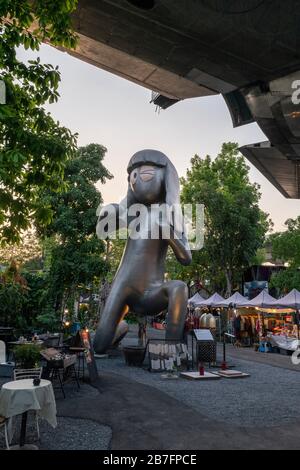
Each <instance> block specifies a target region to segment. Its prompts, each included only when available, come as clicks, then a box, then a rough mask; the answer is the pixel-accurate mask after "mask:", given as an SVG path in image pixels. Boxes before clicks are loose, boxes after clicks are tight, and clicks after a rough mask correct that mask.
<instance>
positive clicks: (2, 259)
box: [0, 229, 42, 265]
mask: <svg viewBox="0 0 300 470" xmlns="http://www.w3.org/2000/svg"><path fill="white" fill-rule="evenodd" d="M41 255H42V248H41V244H40V241H39V239H38V237H37V236H36V233H35V231H34V230H33V229H31V230H26V232H24V233H22V234H20V242H19V243H18V244H16V243H13V244H10V245H6V246H5V247H4V248H0V263H1V264H2V263H3V264H9V263H10V262H11V261H13V260H14V261H16V262H17V263H19V264H21V265H23V264H24V263H26V262H28V261H31V260H33V259H37V258H40V257H41Z"/></svg>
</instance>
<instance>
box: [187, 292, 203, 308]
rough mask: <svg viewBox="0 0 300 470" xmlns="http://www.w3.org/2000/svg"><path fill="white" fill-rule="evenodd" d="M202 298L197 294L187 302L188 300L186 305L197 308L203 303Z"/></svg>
mask: <svg viewBox="0 0 300 470" xmlns="http://www.w3.org/2000/svg"><path fill="white" fill-rule="evenodd" d="M203 300H204V298H203V297H201V295H200V294H198V292H197V293H196V294H195V295H193V297H191V298H190V299H189V300H188V305H190V306H191V307H197V306H198V304H199V302H203Z"/></svg>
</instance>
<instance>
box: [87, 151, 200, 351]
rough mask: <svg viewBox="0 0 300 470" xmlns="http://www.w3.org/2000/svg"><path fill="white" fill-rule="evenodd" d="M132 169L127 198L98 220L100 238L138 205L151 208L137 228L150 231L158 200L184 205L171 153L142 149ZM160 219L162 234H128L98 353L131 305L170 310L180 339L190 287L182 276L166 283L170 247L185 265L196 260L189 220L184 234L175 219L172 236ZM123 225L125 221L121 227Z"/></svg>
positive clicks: (138, 309) (172, 332) (171, 332)
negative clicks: (110, 222) (188, 233)
mask: <svg viewBox="0 0 300 470" xmlns="http://www.w3.org/2000/svg"><path fill="white" fill-rule="evenodd" d="M127 171H128V175H129V176H128V193H127V197H126V198H125V199H124V200H123V201H122V202H121V203H120V204H111V205H109V206H106V207H104V208H102V209H101V212H100V216H99V220H98V225H97V233H98V236H99V237H101V238H105V237H107V235H108V231H109V229H108V223H107V221H108V220H109V219H110V218H111V219H112V218H114V217H115V216H116V215H117V217H119V220H123V221H124V225H127V226H128V223H129V221H130V217H129V215H128V214H129V212H128V209H129V208H130V207H133V205H134V204H137V203H139V204H142V205H143V207H145V211H146V215H145V212H144V217H143V219H142V221H141V220H140V219H139V218H137V219H136V221H134V220H133V222H132V224H133V228H134V229H136V231H139V232H141V233H142V232H143V230H144V231H145V230H146V231H148V230H149V227H150V226H151V223H153V211H152V213H151V210H152V209H151V208H153V207H154V206H153V205H156V207H161V206H163V205H164V204H165V205H167V206H177V208H178V207H180V206H179V179H178V175H177V172H176V169H175V167H174V166H173V164H172V163H171V162H170V160H169V159H168V157H167V156H166V155H164V154H163V153H161V152H158V151H156V150H142V151H140V152H137V153H135V154H134V155H133V157H132V158H131V159H130V162H129V164H128V168H127ZM154 213H155V212H154ZM180 213H181V212H180ZM151 214H152V215H151ZM150 218H151V223H150ZM181 220H182V219H181ZM137 224H139V227H137ZM155 224H156V225H157V226H158V227H159V234H160V235H159V236H158V237H156V238H154V239H153V238H150V237H142V236H140V237H134V238H131V237H130V235H129V238H128V240H127V244H126V248H125V250H124V253H123V257H122V260H121V263H120V266H119V268H118V271H117V274H116V276H115V279H114V281H113V284H112V287H111V291H110V294H109V296H108V298H107V301H106V304H105V307H104V310H103V313H102V315H101V319H100V322H99V325H98V329H97V332H96V335H95V339H94V348H95V351H96V352H97V353H103V352H104V351H105V350H106V349H107V348H108V347H109V346H110V345H111V343H112V340H113V338H114V335H115V332H116V329H117V326H118V323H119V322H120V320H121V319H122V318H123V316H124V314H125V313H126V311H127V310H128V309H130V310H131V311H133V312H135V313H136V314H140V315H147V314H150V315H154V314H158V313H160V312H161V311H162V310H164V309H167V311H168V315H167V329H166V338H167V339H180V338H181V337H182V335H183V330H184V321H185V315H186V306H187V298H188V291H187V286H186V284H185V283H184V282H182V281H168V282H164V274H165V260H166V255H167V250H168V246H170V247H171V248H172V250H173V252H174V254H175V256H176V258H177V260H178V261H179V262H180V263H181V264H183V265H188V264H190V262H191V259H192V258H191V252H190V249H189V245H188V242H187V239H186V235H185V231H184V224H183V222H182V225H181V227H182V230H181V231H180V236H178V231H176V234H177V236H175V229H174V226H173V225H172V223H170V224H169V226H168V228H169V234H170V236H169V237H168V239H166V238H165V237H163V236H162V231H163V229H164V228H165V227H164V224H165V221H164V219H163V218H162V217H161V216H158V217H157V218H156V220H155ZM120 227H121V224H119V225H118V226H117V227H116V229H119V228H120Z"/></svg>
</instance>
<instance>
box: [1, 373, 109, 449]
mask: <svg viewBox="0 0 300 470" xmlns="http://www.w3.org/2000/svg"><path fill="white" fill-rule="evenodd" d="M7 381H8V380H7V379H4V378H1V380H0V385H2V384H3V383H5V382H7ZM65 391H66V395H67V398H66V399H72V398H78V399H79V398H83V397H84V398H85V399H86V400H89V399H90V398H95V397H97V396H98V395H99V399H100V394H99V392H98V390H97V389H95V388H93V387H91V386H89V385H87V384H81V387H80V390H77V387H76V385H74V384H67V385H66V386H65ZM56 400H57V402H58V401H60V400H63V398H62V395H61V392H60V391H59V390H57V391H56ZM39 425H40V435H41V441H40V442H37V434H36V427H35V421H34V413H32V412H29V414H28V423H27V429H26V430H27V433H26V443H28V444H30V443H34V444H36V445H38V447H39V448H40V449H48V450H107V449H108V448H109V445H110V441H111V438H112V431H111V429H110V427H108V426H104V425H101V424H99V423H97V422H95V421H92V420H88V419H78V418H65V417H61V416H58V418H57V427H56V428H55V429H53V428H52V427H51V426H50V425H49V424H48V423H47V421H45V420H39ZM20 427H21V418H20V416H18V417H15V418H14V429H15V432H14V437H13V441H12V444H18V439H19V432H20ZM4 447H5V442H4V435H3V433H0V449H1V448H4Z"/></svg>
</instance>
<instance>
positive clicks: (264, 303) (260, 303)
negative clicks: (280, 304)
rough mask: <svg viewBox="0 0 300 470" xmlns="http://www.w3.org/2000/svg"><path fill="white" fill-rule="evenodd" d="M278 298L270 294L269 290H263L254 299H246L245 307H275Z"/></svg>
mask: <svg viewBox="0 0 300 470" xmlns="http://www.w3.org/2000/svg"><path fill="white" fill-rule="evenodd" d="M276 303H277V300H276V299H275V298H274V297H272V296H271V295H270V294H268V292H267V291H265V290H263V291H261V293H260V294H258V295H257V296H256V297H254V299H252V300H249V301H246V303H245V304H244V305H243V307H258V308H272V307H273V308H274V306H275V305H276Z"/></svg>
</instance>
